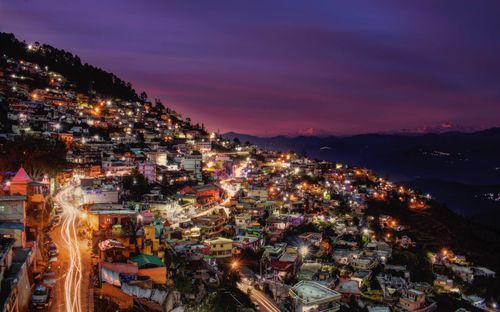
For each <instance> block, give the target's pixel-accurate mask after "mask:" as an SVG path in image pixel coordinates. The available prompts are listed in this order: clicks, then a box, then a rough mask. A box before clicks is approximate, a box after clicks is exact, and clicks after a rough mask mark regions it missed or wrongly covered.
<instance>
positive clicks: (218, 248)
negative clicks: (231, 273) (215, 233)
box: [204, 237, 233, 259]
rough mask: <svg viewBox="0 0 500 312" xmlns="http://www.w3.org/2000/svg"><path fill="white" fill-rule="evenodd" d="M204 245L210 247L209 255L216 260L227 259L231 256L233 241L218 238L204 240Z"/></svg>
mask: <svg viewBox="0 0 500 312" xmlns="http://www.w3.org/2000/svg"><path fill="white" fill-rule="evenodd" d="M204 243H205V244H206V245H207V246H209V247H210V255H211V256H212V257H214V258H216V259H223V258H229V257H231V256H232V255H233V240H232V239H228V238H224V237H218V238H214V239H209V240H205V241H204Z"/></svg>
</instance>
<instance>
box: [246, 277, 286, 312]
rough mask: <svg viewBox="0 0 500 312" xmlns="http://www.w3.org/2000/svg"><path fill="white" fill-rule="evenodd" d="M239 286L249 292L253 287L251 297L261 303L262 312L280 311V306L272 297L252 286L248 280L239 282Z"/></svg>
mask: <svg viewBox="0 0 500 312" xmlns="http://www.w3.org/2000/svg"><path fill="white" fill-rule="evenodd" d="M237 286H238V288H239V289H240V290H241V291H242V292H244V293H247V292H248V290H249V289H251V293H250V299H252V301H254V302H256V303H257V304H258V305H259V310H260V311H262V312H280V309H279V307H278V306H277V305H276V303H275V302H274V301H273V300H272V299H270V298H269V297H267V296H266V295H265V294H264V293H262V292H261V291H260V290H258V289H256V288H255V287H253V286H251V285H250V284H249V283H248V282H244V281H241V282H239V283H237Z"/></svg>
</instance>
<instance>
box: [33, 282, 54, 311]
mask: <svg viewBox="0 0 500 312" xmlns="http://www.w3.org/2000/svg"><path fill="white" fill-rule="evenodd" d="M51 299H52V298H51V296H50V288H48V287H46V286H45V285H42V284H38V285H36V286H35V291H34V292H33V294H32V295H31V304H32V306H33V308H34V309H37V310H38V309H46V308H48V307H49V306H50V303H51V301H52V300H51Z"/></svg>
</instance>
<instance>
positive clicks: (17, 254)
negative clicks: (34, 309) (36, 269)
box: [0, 238, 32, 312]
mask: <svg viewBox="0 0 500 312" xmlns="http://www.w3.org/2000/svg"><path fill="white" fill-rule="evenodd" d="M14 243H15V241H14V239H12V238H0V264H1V265H2V266H1V267H0V311H5V312H18V311H27V310H28V305H29V300H30V296H31V286H30V280H29V277H28V267H29V265H30V262H31V258H32V253H31V249H29V248H15V247H14Z"/></svg>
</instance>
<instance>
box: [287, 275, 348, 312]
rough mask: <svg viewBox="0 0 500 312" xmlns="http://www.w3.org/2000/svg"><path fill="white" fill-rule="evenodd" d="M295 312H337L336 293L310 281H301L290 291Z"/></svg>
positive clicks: (337, 295)
mask: <svg viewBox="0 0 500 312" xmlns="http://www.w3.org/2000/svg"><path fill="white" fill-rule="evenodd" d="M289 295H290V297H291V298H292V301H293V307H294V311H295V312H316V311H317V312H320V311H329V312H330V311H332V312H333V311H338V310H340V305H339V304H338V301H339V300H340V298H341V296H340V294H339V293H338V292H336V291H334V290H332V289H330V288H328V287H325V286H323V285H321V284H319V283H316V282H312V281H301V282H299V283H298V284H296V285H295V286H293V287H292V288H291V289H290V292H289Z"/></svg>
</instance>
